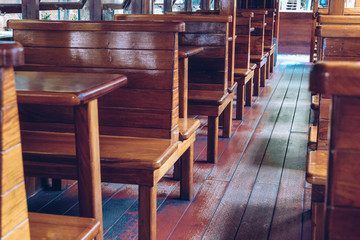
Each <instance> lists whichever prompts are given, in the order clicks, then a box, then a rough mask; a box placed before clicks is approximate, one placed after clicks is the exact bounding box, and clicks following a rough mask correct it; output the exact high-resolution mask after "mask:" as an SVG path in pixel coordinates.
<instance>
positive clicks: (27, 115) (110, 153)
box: [8, 21, 199, 239]
mask: <svg viewBox="0 0 360 240" xmlns="http://www.w3.org/2000/svg"><path fill="white" fill-rule="evenodd" d="M8 27H9V28H12V29H13V30H14V38H15V39H16V40H17V41H19V42H21V43H22V44H23V45H24V46H25V63H26V66H25V67H22V68H21V70H42V71H66V72H74V71H75V72H89V73H96V72H100V73H104V72H105V73H121V74H124V75H126V76H127V77H128V84H127V86H126V87H125V88H122V89H119V90H117V91H115V92H113V93H111V94H108V95H106V96H104V97H102V98H100V99H99V124H100V158H101V178H102V181H104V182H117V183H129V184H137V185H139V239H156V184H157V182H158V181H159V180H160V179H161V177H162V176H163V175H164V174H165V173H166V172H167V171H168V170H169V169H170V168H171V167H172V166H173V165H174V163H175V162H176V161H177V160H178V159H179V158H180V159H181V168H182V169H181V171H182V174H181V184H180V188H181V190H180V192H181V196H180V197H181V198H182V199H185V200H190V199H191V198H192V196H193V191H192V165H193V143H194V141H195V134H196V133H195V130H196V128H197V127H198V126H199V121H198V120H189V121H186V122H184V120H182V119H179V107H178V105H179V97H178V94H179V92H178V91H179V81H178V32H182V31H184V23H175V22H168V23H165V22H122V21H118V22H86V21H84V22H71V21H63V22H62V21H9V22H8ZM56 39H59V41H56ZM64 39H69V41H64ZM74 39H75V40H74ZM59 112H60V113H61V115H62V116H59V114H58V113H59ZM72 118H73V116H72V113H71V112H69V111H68V110H67V109H59V110H58V111H51V110H49V109H47V108H40V107H39V106H38V105H34V106H25V105H23V106H21V116H20V119H21V127H22V136H23V139H24V146H23V150H24V152H25V153H24V160H25V164H24V166H25V173H26V174H28V175H31V176H41V177H53V178H65V179H76V171H75V169H76V166H74V155H75V149H74V135H73V133H72V132H73V129H72V128H71V127H70V126H69V124H68V122H69V121H70V120H71V119H72ZM180 129H181V131H182V132H183V133H184V135H183V136H184V137H182V139H181V140H180V141H179V130H180ZM34 149H35V150H34ZM49 149H52V150H53V151H52V153H51V154H49V153H48V152H49Z"/></svg>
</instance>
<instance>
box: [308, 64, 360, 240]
mask: <svg viewBox="0 0 360 240" xmlns="http://www.w3.org/2000/svg"><path fill="white" fill-rule="evenodd" d="M330 66H332V67H330ZM340 66H344V68H345V69H343V70H342V71H343V74H345V76H342V79H344V80H345V79H346V80H345V83H344V85H343V86H342V87H341V88H339V89H336V87H335V86H334V87H332V86H330V85H329V84H331V82H330V81H331V80H332V79H333V78H334V77H335V75H334V74H338V73H337V71H339V69H340ZM323 71H326V73H325V72H323ZM358 73H359V65H358V63H350V62H339V63H336V62H331V63H330V62H329V63H321V64H319V65H318V66H316V67H315V68H314V70H313V71H312V72H311V82H310V88H311V89H316V90H318V91H319V92H321V93H323V94H327V95H331V96H332V99H333V101H332V113H331V129H330V146H329V148H330V150H329V160H328V161H329V163H328V172H327V173H328V175H327V179H328V180H327V190H326V194H325V198H326V199H325V204H326V207H325V210H326V212H325V217H324V219H325V238H326V239H351V238H356V237H355V236H358V230H357V227H356V226H357V223H358V222H359V214H358V206H360V204H359V201H358V199H357V197H356V196H358V195H359V187H358V186H357V184H356V183H357V182H358V181H359V180H358V171H359V169H358V164H357V159H358V156H359V149H360V148H359V147H360V146H359V144H358V143H357V142H355V141H354V139H357V138H358V137H359V128H358V125H357V124H356V119H357V118H358V112H359V109H358V108H359V107H358V106H359V105H358V104H359V103H360V100H359V92H358V91H357V90H353V89H358V88H359V87H358V86H357V84H354V83H355V82H357V81H358V76H359V74H358ZM346 74H348V75H346ZM350 74H351V75H350ZM314 77H317V81H315V80H314V79H313V78H314ZM325 86H326V87H325ZM328 86H329V87H328ZM344 87H347V89H348V90H349V91H350V93H346V91H345V89H344Z"/></svg>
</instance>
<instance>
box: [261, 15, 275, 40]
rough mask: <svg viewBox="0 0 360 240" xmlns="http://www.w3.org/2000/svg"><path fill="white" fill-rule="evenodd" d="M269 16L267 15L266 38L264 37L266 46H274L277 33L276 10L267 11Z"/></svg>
mask: <svg viewBox="0 0 360 240" xmlns="http://www.w3.org/2000/svg"><path fill="white" fill-rule="evenodd" d="M267 11H268V14H267V15H265V22H266V26H265V36H264V45H265V46H272V45H273V41H274V39H273V38H274V31H275V29H274V28H275V15H276V12H275V10H274V9H267Z"/></svg>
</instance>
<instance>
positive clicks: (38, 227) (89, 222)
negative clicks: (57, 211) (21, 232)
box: [29, 212, 100, 240]
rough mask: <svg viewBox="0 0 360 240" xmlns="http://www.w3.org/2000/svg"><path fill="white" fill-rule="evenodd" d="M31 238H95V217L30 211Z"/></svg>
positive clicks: (98, 224)
mask: <svg viewBox="0 0 360 240" xmlns="http://www.w3.org/2000/svg"><path fill="white" fill-rule="evenodd" d="M29 225H30V239H54V240H55V239H79V240H80V239H81V240H86V239H89V240H90V239H94V238H95V236H96V234H97V232H99V229H100V223H99V222H97V221H96V220H95V219H91V218H81V217H71V216H61V215H53V214H42V213H31V212H29Z"/></svg>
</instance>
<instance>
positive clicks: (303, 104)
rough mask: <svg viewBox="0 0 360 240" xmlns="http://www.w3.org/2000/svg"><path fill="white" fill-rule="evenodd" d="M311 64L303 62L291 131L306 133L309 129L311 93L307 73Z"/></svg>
mask: <svg viewBox="0 0 360 240" xmlns="http://www.w3.org/2000/svg"><path fill="white" fill-rule="evenodd" d="M310 69H311V66H310V65H309V64H304V73H303V75H302V81H301V86H300V93H299V99H298V101H297V105H296V111H295V117H294V122H293V126H292V129H291V131H292V132H303V133H307V132H308V130H309V114H310V108H309V105H310V100H311V93H310V92H309V73H310Z"/></svg>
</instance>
